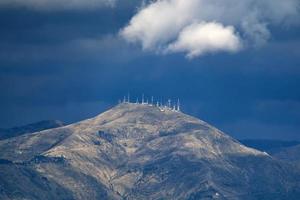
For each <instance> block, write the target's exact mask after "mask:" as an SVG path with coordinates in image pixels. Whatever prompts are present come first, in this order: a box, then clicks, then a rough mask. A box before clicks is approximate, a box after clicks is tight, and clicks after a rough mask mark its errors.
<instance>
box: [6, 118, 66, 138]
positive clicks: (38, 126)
mask: <svg viewBox="0 0 300 200" xmlns="http://www.w3.org/2000/svg"><path fill="white" fill-rule="evenodd" d="M61 126H64V123H63V122H61V121H58V120H44V121H39V122H36V123H32V124H28V125H24V126H18V127H13V128H9V129H0V140H3V139H7V138H11V137H16V136H19V135H23V134H28V133H34V132H37V131H43V130H46V129H51V128H57V127H61Z"/></svg>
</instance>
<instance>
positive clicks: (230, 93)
mask: <svg viewBox="0 0 300 200" xmlns="http://www.w3.org/2000/svg"><path fill="white" fill-rule="evenodd" d="M299 6H300V5H299V0H284V1H282V0H264V1H261V0H243V1H241V0H157V1H149V0H148V1H147V0H145V1H142V0H26V1H24V0H1V1H0V44H1V45H0V91H1V92H0V111H1V115H0V127H2V128H8V127H11V126H16V125H22V124H26V123H30V122H34V121H39V120H43V119H59V120H62V121H64V122H67V123H71V122H75V121H79V120H82V119H85V118H87V117H92V116H94V115H96V114H98V113H100V112H102V111H104V110H105V109H107V108H110V107H111V106H113V105H115V104H116V103H117V101H118V99H120V98H122V97H123V95H124V94H127V92H130V93H131V96H132V97H137V96H139V95H141V94H142V93H145V95H148V96H149V97H150V96H152V95H153V96H154V97H156V98H163V99H165V100H166V99H167V98H168V97H170V98H173V99H176V98H178V97H179V98H180V99H181V102H182V106H183V110H184V112H186V113H189V114H191V115H194V116H197V117H199V118H201V119H203V120H205V121H207V122H209V123H211V124H213V125H215V126H216V127H218V128H220V129H221V130H223V131H224V132H226V133H228V134H230V135H232V136H234V137H236V138H268V139H285V140H300V89H299V88H300V21H299V19H300V7H299Z"/></svg>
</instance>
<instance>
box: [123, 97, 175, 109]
mask: <svg viewBox="0 0 300 200" xmlns="http://www.w3.org/2000/svg"><path fill="white" fill-rule="evenodd" d="M174 102H175V101H174ZM119 103H134V104H141V105H149V106H156V107H158V108H159V109H160V110H161V111H164V110H165V109H167V110H172V111H175V112H180V101H179V99H177V102H176V103H172V100H171V99H168V101H167V103H166V104H164V103H163V101H162V100H161V101H156V103H154V97H153V96H152V97H151V102H149V101H148V98H146V99H145V97H144V95H142V101H141V102H140V101H139V98H136V101H135V102H131V101H130V95H129V94H128V95H127V97H126V96H124V98H123V101H121V100H119Z"/></svg>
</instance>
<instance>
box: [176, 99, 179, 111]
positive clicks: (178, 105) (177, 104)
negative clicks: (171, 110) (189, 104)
mask: <svg viewBox="0 0 300 200" xmlns="http://www.w3.org/2000/svg"><path fill="white" fill-rule="evenodd" d="M177 111H180V101H179V99H178V100H177Z"/></svg>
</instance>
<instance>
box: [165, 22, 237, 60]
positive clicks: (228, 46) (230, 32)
mask: <svg viewBox="0 0 300 200" xmlns="http://www.w3.org/2000/svg"><path fill="white" fill-rule="evenodd" d="M240 48H241V42H240V39H239V36H237V35H236V34H235V33H234V28H233V27H232V26H228V27H224V26H223V25H222V24H219V23H213V22H211V23H199V24H196V23H194V24H191V25H189V26H187V27H185V28H184V29H183V30H182V31H181V32H180V34H179V36H178V39H177V40H176V41H175V42H173V43H171V44H170V45H169V46H168V47H167V50H166V51H167V52H187V57H188V58H193V57H196V56H200V55H202V54H205V53H208V52H218V51H229V52H235V51H238V50H239V49H240Z"/></svg>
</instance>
